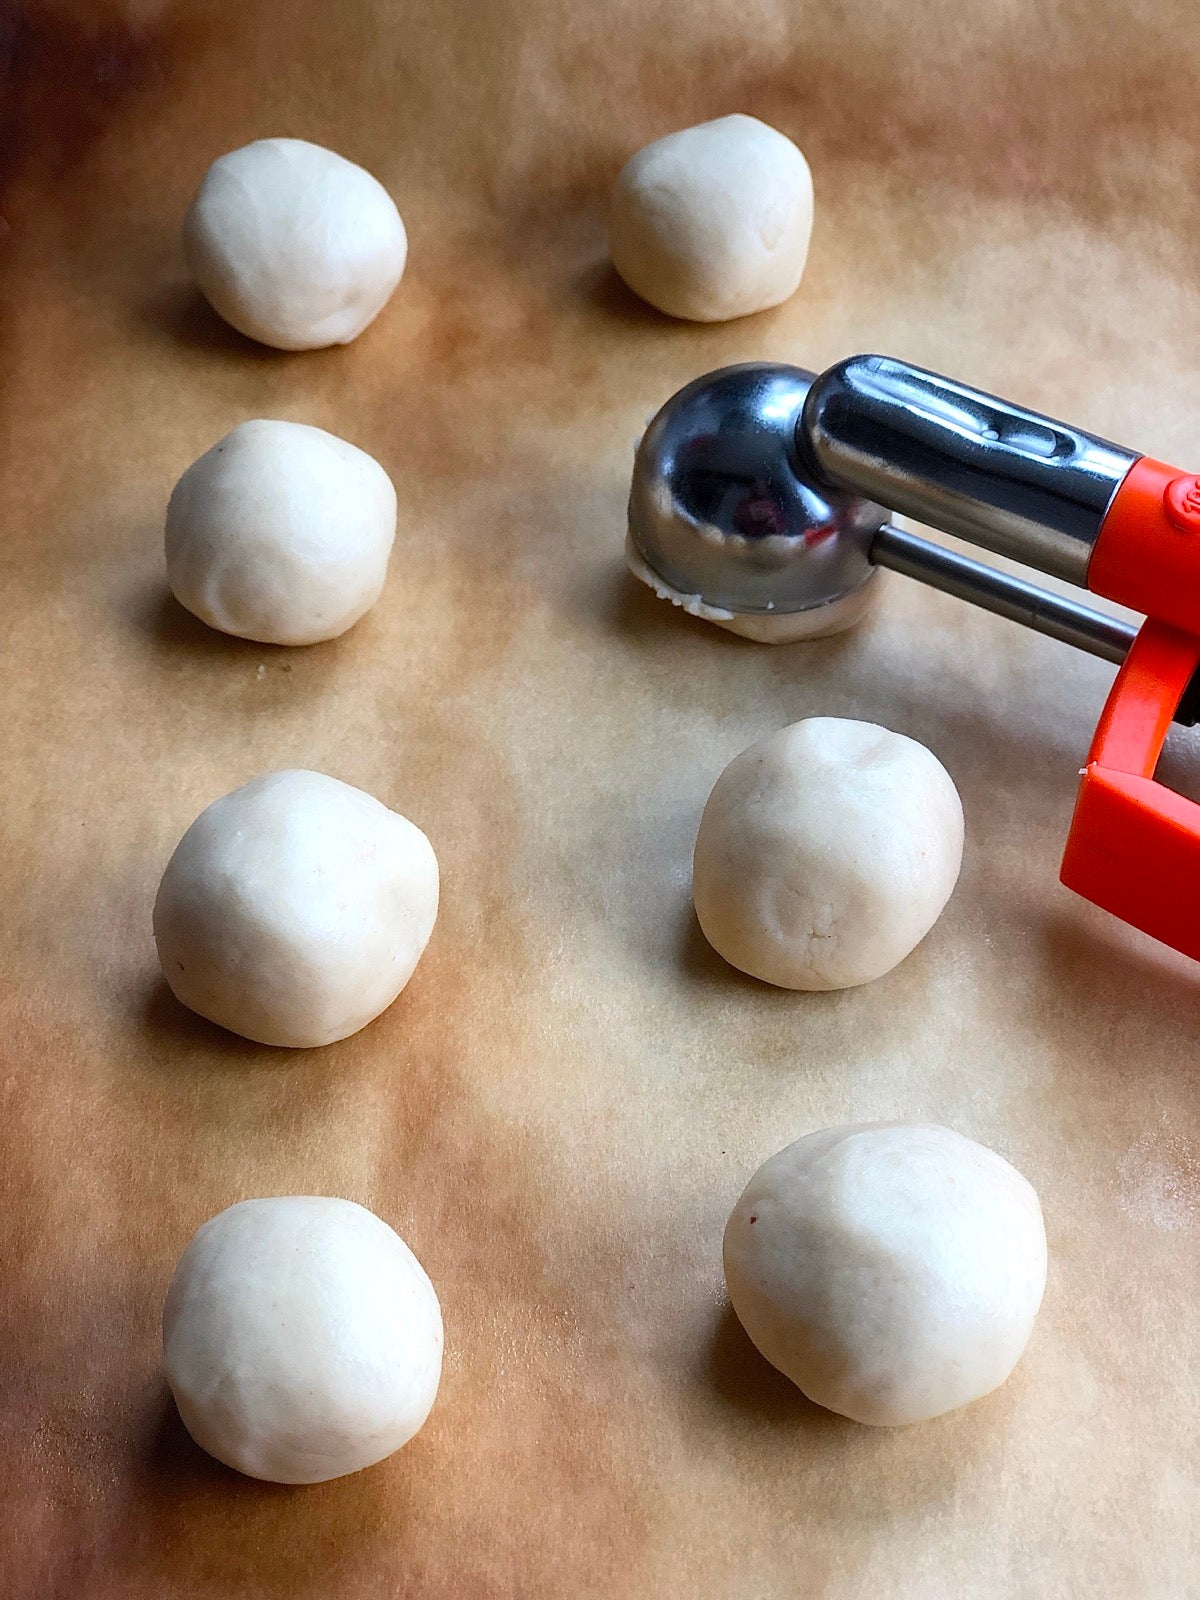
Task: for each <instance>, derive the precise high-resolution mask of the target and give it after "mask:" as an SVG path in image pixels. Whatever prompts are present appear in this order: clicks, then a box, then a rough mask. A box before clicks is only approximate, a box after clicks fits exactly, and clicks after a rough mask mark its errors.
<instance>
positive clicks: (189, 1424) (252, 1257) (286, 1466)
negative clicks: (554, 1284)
mask: <svg viewBox="0 0 1200 1600" xmlns="http://www.w3.org/2000/svg"><path fill="white" fill-rule="evenodd" d="M163 1359H164V1365H165V1367H166V1373H167V1381H168V1382H169V1384H170V1386H171V1391H172V1393H173V1394H174V1396H175V1402H176V1405H177V1406H178V1408H179V1415H180V1417H181V1418H182V1420H183V1424H184V1426H185V1427H186V1428H187V1430H188V1432H189V1433H190V1434H191V1436H192V1438H193V1439H195V1441H196V1443H197V1444H198V1445H200V1446H201V1448H202V1449H204V1450H207V1451H208V1453H209V1454H210V1455H212V1456H215V1457H216V1458H217V1460H218V1461H223V1462H224V1463H225V1464H226V1466H230V1467H234V1468H235V1469H236V1470H237V1471H238V1472H244V1473H246V1474H248V1475H249V1476H250V1477H252V1478H265V1479H268V1480H270V1481H271V1482H274V1483H323V1482H325V1480H326V1479H328V1478H340V1477H342V1476H344V1475H345V1474H346V1473H348V1472H358V1471H359V1470H360V1469H361V1468H363V1467H369V1466H371V1465H373V1464H374V1463H375V1462H376V1461H382V1460H383V1458H384V1457H385V1456H389V1455H391V1454H392V1452H393V1451H395V1450H398V1449H399V1448H400V1446H401V1445H403V1444H406V1443H407V1442H408V1441H409V1440H410V1439H411V1438H412V1437H413V1435H414V1434H415V1433H416V1432H417V1431H418V1429H419V1428H420V1427H421V1425H422V1424H423V1423H424V1421H425V1419H426V1417H427V1416H428V1415H429V1412H430V1410H431V1408H432V1406H433V1402H434V1399H435V1398H436V1396H437V1390H438V1382H439V1379H440V1376H441V1370H442V1313H441V1308H440V1306H439V1304H438V1297H437V1294H436V1292H435V1290H434V1287H433V1285H432V1283H430V1281H429V1278H428V1277H427V1276H426V1273H425V1270H424V1268H423V1267H422V1266H421V1263H420V1262H419V1261H418V1260H417V1258H416V1256H415V1255H413V1253H412V1251H411V1250H410V1249H409V1248H408V1246H407V1245H406V1244H405V1243H404V1241H403V1239H401V1238H400V1237H399V1235H398V1234H396V1233H395V1232H394V1231H393V1230H392V1229H391V1228H389V1227H388V1225H387V1223H386V1222H384V1221H383V1220H382V1219H381V1218H379V1217H377V1216H375V1215H374V1214H373V1213H372V1212H370V1211H367V1210H366V1209H365V1208H364V1207H363V1206H360V1205H356V1204H355V1203H354V1202H353V1201H351V1200H340V1199H329V1198H325V1197H323V1196H317V1195H289V1196H282V1197H279V1198H275V1199H269V1200H244V1201H242V1202H240V1203H239V1204H238V1205H233V1206H230V1207H229V1208H228V1210H226V1211H222V1212H220V1213H219V1214H218V1215H217V1216H215V1217H213V1218H212V1219H211V1220H210V1221H208V1222H206V1223H205V1224H204V1225H203V1226H202V1227H201V1228H200V1229H199V1230H198V1231H197V1233H196V1234H195V1236H194V1238H193V1239H192V1241H191V1243H190V1244H189V1245H188V1247H187V1249H186V1250H185V1251H184V1252H183V1255H182V1256H181V1257H180V1260H179V1264H178V1266H177V1267H176V1269H175V1274H174V1276H173V1278H172V1279H171V1285H170V1288H169V1289H168V1291H167V1297H166V1303H165V1305H164V1307H163Z"/></svg>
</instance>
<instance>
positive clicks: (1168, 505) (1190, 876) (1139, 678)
mask: <svg viewBox="0 0 1200 1600" xmlns="http://www.w3.org/2000/svg"><path fill="white" fill-rule="evenodd" d="M1087 579H1088V587H1089V588H1090V589H1091V590H1092V591H1093V592H1094V593H1096V594H1101V595H1104V596H1105V597H1106V598H1107V599H1110V600H1119V601H1122V602H1123V603H1124V604H1125V605H1129V606H1133V607H1135V608H1136V609H1137V610H1139V611H1145V612H1146V613H1148V620H1147V621H1146V622H1144V623H1143V624H1142V628H1141V631H1140V632H1139V633H1138V636H1137V638H1136V639H1135V640H1134V643H1133V647H1132V649H1131V650H1130V652H1129V654H1128V655H1127V656H1126V658H1125V661H1124V664H1123V665H1122V667H1121V670H1120V671H1119V672H1118V673H1117V678H1116V682H1115V683H1114V684H1113V686H1112V690H1111V692H1110V694H1109V697H1108V701H1107V703H1106V705H1105V707H1104V711H1103V713H1102V714H1101V717H1100V722H1099V726H1098V727H1097V729H1096V736H1095V738H1094V739H1093V740H1092V748H1091V750H1090V751H1089V753H1088V762H1087V766H1086V767H1085V768H1084V771H1083V778H1082V781H1081V783H1080V785H1079V797H1078V799H1077V800H1076V802H1075V815H1074V817H1073V818H1072V821H1071V831H1070V834H1069V836H1068V838H1067V848H1066V852H1065V853H1064V855H1063V863H1062V874H1061V876H1062V881H1063V882H1064V883H1065V884H1066V886H1067V888H1068V889H1074V890H1075V892H1076V894H1081V895H1083V896H1084V898H1085V899H1087V900H1092V901H1094V902H1095V903H1096V905H1098V906H1103V908H1104V909H1105V910H1106V911H1111V912H1112V913H1113V915H1114V916H1118V917H1120V918H1122V919H1123V920H1124V921H1125V922H1129V923H1132V924H1133V926H1134V927H1135V928H1140V929H1141V930H1142V932H1143V933H1149V934H1151V935H1152V936H1153V937H1154V938H1156V939H1161V940H1162V941H1163V943H1164V944H1169V945H1172V946H1174V948H1175V949H1176V950H1181V951H1182V952H1183V953H1184V955H1188V956H1191V957H1192V958H1193V959H1194V960H1200V914H1198V912H1200V806H1198V805H1196V804H1195V803H1194V802H1193V801H1191V800H1186V799H1184V797H1183V796H1182V795H1179V794H1176V793H1175V792H1174V790H1172V789H1168V788H1166V787H1165V786H1164V785H1163V784H1161V783H1156V782H1155V781H1154V771H1155V768H1156V767H1157V765H1158V758H1159V755H1160V753H1161V751H1162V746H1163V740H1164V739H1165V738H1166V734H1167V729H1168V728H1169V727H1170V725H1171V721H1172V719H1173V717H1174V715H1175V711H1176V708H1177V707H1178V705H1179V703H1180V701H1181V700H1182V698H1183V696H1184V694H1185V692H1186V690H1187V688H1188V685H1189V684H1190V683H1191V681H1192V677H1193V675H1194V674H1195V672H1196V670H1197V668H1198V667H1200V639H1198V638H1197V637H1196V636H1195V635H1193V634H1191V633H1188V632H1186V631H1184V630H1185V629H1186V627H1187V626H1188V624H1189V622H1192V623H1193V624H1195V623H1196V622H1197V620H1198V619H1200V479H1198V478H1196V477H1194V476H1192V475H1191V474H1187V473H1181V472H1179V471H1178V470H1177V469H1176V468H1174V467H1168V466H1166V465H1165V464H1164V463H1163V462H1161V461H1155V460H1153V459H1152V458H1151V457H1149V456H1142V457H1141V458H1140V459H1139V460H1137V461H1135V462H1134V464H1133V466H1132V467H1130V469H1129V471H1128V473H1127V474H1126V476H1125V478H1124V480H1123V481H1122V483H1121V485H1120V487H1119V488H1118V489H1117V492H1116V494H1115V495H1114V496H1113V499H1112V503H1111V505H1110V506H1109V508H1108V511H1107V513H1106V514H1105V517H1104V520H1103V522H1102V523H1101V526H1100V532H1099V535H1098V537H1097V539H1096V543H1095V546H1094V548H1093V551H1092V557H1091V560H1090V562H1089V564H1088V574H1087ZM1160 619H1161V620H1160ZM1171 624H1174V626H1172V625H1171Z"/></svg>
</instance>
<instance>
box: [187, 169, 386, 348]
mask: <svg viewBox="0 0 1200 1600" xmlns="http://www.w3.org/2000/svg"><path fill="white" fill-rule="evenodd" d="M183 252H184V255H185V256H186V258H187V264H188V266H189V268H190V269H191V271H192V275H193V276H194V277H195V279H196V282H197V283H198V284H199V285H200V288H201V290H202V291H203V293H204V296H205V298H206V299H207V300H208V302H209V303H210V305H211V306H212V307H213V309H214V310H215V311H217V312H219V314H220V315H221V316H222V317H224V318H225V321H226V322H229V323H232V324H233V326H234V327H235V328H237V329H238V331H239V332H240V333H244V334H247V335H248V336H249V337H250V338H251V339H258V340H259V341H260V342H261V343H263V344H270V345H274V346H275V347H276V348H277V349H279V350H318V349H320V348H322V346H324V345H330V344H349V343H350V341H351V339H356V338H357V337H358V335H359V334H360V333H361V332H362V331H363V329H364V328H365V327H366V326H367V324H368V323H369V322H373V321H374V320H375V318H376V317H377V316H378V315H379V313H380V312H381V311H382V310H383V308H384V306H385V305H386V304H387V301H388V299H389V297H390V295H391V293H392V290H393V289H394V288H395V287H396V285H397V284H398V283H399V282H400V278H401V275H402V274H403V272H404V262H405V259H406V257H407V255H408V237H407V235H406V234H405V231H404V224H403V222H401V220H400V213H399V212H398V211H397V210H396V205H395V202H394V201H393V199H392V197H391V195H390V194H388V192H387V190H386V189H385V188H384V187H383V185H382V184H381V183H380V182H379V181H378V180H377V179H376V178H373V177H372V176H371V174H370V173H369V172H365V171H364V170H363V168H362V167H358V166H355V164H354V162H353V161H347V160H346V159H345V157H344V156H339V155H335V154H334V152H333V151H332V150H325V149H323V148H322V146H321V145H319V144H309V143H307V142H306V141H305V140H304V139H256V140H255V141H254V143H253V144H247V145H243V146H242V147H241V149H240V150H231V151H230V153H229V154H228V155H226V156H222V157H221V158H220V159H219V160H218V161H214V162H213V164H212V166H211V167H209V169H208V171H207V172H206V173H205V175H204V179H203V181H202V182H201V184H200V188H199V190H198V191H197V193H196V198H195V199H194V200H193V201H192V203H191V206H190V207H189V209H188V213H187V216H186V217H185V218H184V223H183Z"/></svg>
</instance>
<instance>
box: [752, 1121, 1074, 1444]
mask: <svg viewBox="0 0 1200 1600" xmlns="http://www.w3.org/2000/svg"><path fill="white" fill-rule="evenodd" d="M724 1259H725V1281H726V1285H727V1287H728V1289H729V1298H730V1300H731V1301H732V1303H733V1309H734V1310H735V1311H736V1312H737V1315H738V1319H739V1321H740V1322H741V1324H742V1326H743V1327H744V1328H745V1330H746V1332H747V1333H748V1334H749V1336H750V1338H751V1340H752V1341H753V1343H754V1344H755V1345H756V1346H757V1348H758V1350H759V1351H760V1352H761V1353H762V1354H763V1355H764V1356H765V1357H766V1359H767V1360H768V1361H769V1362H770V1363H771V1365H772V1366H774V1367H777V1368H778V1369H779V1371H780V1372H782V1373H784V1374H785V1375H786V1376H787V1377H789V1378H790V1379H791V1380H792V1382H793V1383H794V1384H796V1386H797V1387H798V1388H799V1389H801V1390H803V1392H804V1393H805V1394H806V1395H807V1396H808V1398H809V1399H810V1400H813V1401H815V1402H816V1404H817V1405H820V1406H825V1407H827V1408H828V1409H829V1410H830V1411H837V1412H840V1413H841V1414H842V1415H843V1416H846V1417H851V1418H853V1419H854V1421H856V1422H864V1423H869V1424H871V1425H873V1426H876V1427H891V1426H897V1425H899V1424H902V1423H910V1422H920V1421H924V1420H926V1419H927V1418H930V1417H936V1416H940V1415H941V1414H942V1413H943V1412H946V1411H952V1410H954V1409H956V1408H957V1407H958V1406H965V1405H968V1404H970V1402H971V1401H973V1400H978V1399H980V1398H981V1396H983V1395H985V1394H989V1393H990V1392H991V1391H992V1390H993V1389H995V1388H996V1387H997V1386H998V1385H999V1384H1001V1383H1003V1382H1004V1380H1005V1379H1006V1378H1007V1377H1008V1375H1009V1373H1010V1372H1011V1371H1012V1369H1013V1368H1014V1367H1015V1366H1016V1364H1017V1362H1018V1360H1019V1359H1020V1357H1021V1354H1022V1352H1023V1351H1024V1349H1025V1346H1026V1344H1027V1343H1028V1340H1029V1335H1030V1332H1031V1331H1032V1328H1033V1323H1034V1318H1035V1317H1036V1316H1037V1313H1038V1308H1039V1307H1040V1305H1041V1303H1042V1295H1043V1292H1044V1290H1045V1286H1046V1230H1045V1227H1044V1225H1043V1222H1042V1209H1041V1206H1040V1205H1039V1203H1038V1197H1037V1195H1036V1194H1035V1192H1034V1190H1033V1188H1032V1187H1031V1186H1030V1184H1029V1183H1028V1182H1027V1181H1026V1180H1025V1179H1024V1178H1023V1177H1022V1176H1021V1174H1020V1173H1019V1172H1018V1171H1017V1170H1016V1168H1015V1167H1013V1166H1010V1165H1009V1163H1008V1162H1007V1161H1005V1160H1004V1158H1003V1157H1002V1156H999V1155H997V1154H996V1153H995V1151H994V1150H989V1149H987V1147H986V1146H984V1145H981V1144H976V1143H975V1141H974V1140H972V1139H967V1138H964V1137H963V1135H962V1134H960V1133H954V1132H953V1131H952V1130H951V1129H949V1128H942V1127H938V1126H936V1125H934V1124H928V1123H902V1122H873V1123H872V1122H868V1123H862V1124H859V1125H858V1126H851V1127H841V1128H825V1129H823V1130H822V1131H821V1132H820V1133H810V1134H808V1135H807V1137H805V1138H803V1139H798V1140H797V1141H796V1143H795V1144H792V1145H789V1146H788V1148H787V1149H786V1150H781V1151H780V1152H779V1154H778V1155H776V1156H772V1157H771V1159H770V1160H769V1161H767V1162H765V1163H764V1165H763V1166H761V1167H760V1168H759V1169H758V1171H757V1172H756V1173H755V1174H754V1176H753V1177H752V1178H751V1180H750V1182H749V1183H748V1184H747V1186H746V1189H745V1192H744V1193H743V1194H742V1197H741V1199H740V1200H739V1201H738V1203H737V1205H736V1206H735V1207H734V1209H733V1213H732V1215H731V1216H730V1218H729V1224H728V1226H727V1227H726V1230H725V1244H724Z"/></svg>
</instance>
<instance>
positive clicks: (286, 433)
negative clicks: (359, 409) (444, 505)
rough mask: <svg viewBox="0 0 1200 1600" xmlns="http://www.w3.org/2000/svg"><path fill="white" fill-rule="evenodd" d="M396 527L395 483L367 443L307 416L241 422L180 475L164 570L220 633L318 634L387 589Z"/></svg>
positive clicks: (304, 639)
mask: <svg viewBox="0 0 1200 1600" xmlns="http://www.w3.org/2000/svg"><path fill="white" fill-rule="evenodd" d="M395 537H396V491H395V488H394V487H393V485H392V480H391V479H390V478H389V477H388V475H387V473H386V472H385V471H384V470H383V468H382V467H381V466H380V465H379V463H378V462H377V461H376V460H375V459H374V458H373V457H372V456H369V455H368V454H367V452H366V451H365V450H359V449H358V448H357V446H355V445H352V444H348V443H347V442H346V441H345V440H344V439H339V438H337V436H336V435H335V434H332V433H326V432H325V430H324V429H323V428H312V427H308V426H307V425H306V424H304V423H300V422H273V421H268V420H266V419H259V420H256V421H254V422H243V423H241V424H240V425H239V426H238V427H236V428H234V429H233V431H232V432H231V433H227V434H226V435H225V437H224V438H223V439H221V440H220V441H219V442H218V443H217V444H215V445H213V447H212V449H211V450H207V451H206V452H205V453H204V455H202V456H201V457H200V459H199V460H198V461H194V462H193V463H192V465H191V466H190V467H189V468H188V469H187V471H186V472H185V473H184V474H183V476H182V477H181V478H180V480H179V482H178V483H177V484H176V485H175V488H174V491H173V492H172V494H171V499H170V503H169V504H168V506H167V524H166V539H165V544H166V557H167V580H168V582H169V583H170V585H171V590H172V592H173V594H174V595H175V598H176V599H177V600H178V601H179V603H180V605H182V606H186V607H187V609H188V610H189V611H190V612H192V613H193V615H195V616H197V617H199V618H200V620H201V621H202V622H207V623H208V625H209V626H210V627H212V628H219V629H220V630H221V631H222V632H223V633H231V634H233V635H235V637H237V638H239V639H257V640H260V641H262V642H263V643H267V644H290V645H303V644H316V643H318V642H320V641H321V640H324V639H336V638H338V637H339V636H340V635H341V634H343V633H345V632H346V630H347V629H348V628H350V627H353V625H354V624H355V623H356V622H357V621H358V620H359V618H360V617H362V616H363V615H364V614H365V613H366V612H367V611H369V610H370V609H371V607H372V606H373V605H374V604H375V602H376V601H377V600H378V599H379V596H380V594H381V593H382V592H383V585H384V580H385V579H386V577H387V567H388V557H389V556H390V554H391V550H392V545H393V543H394V541H395Z"/></svg>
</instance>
